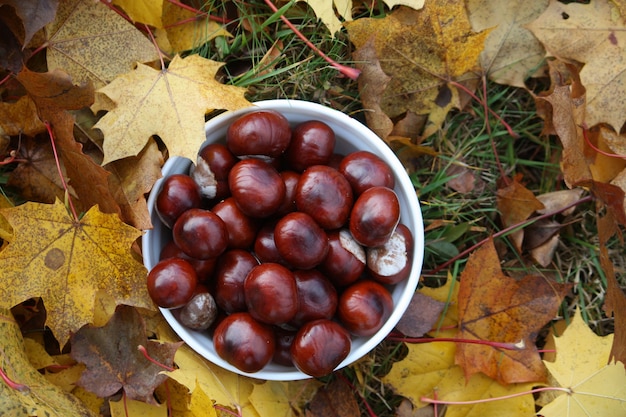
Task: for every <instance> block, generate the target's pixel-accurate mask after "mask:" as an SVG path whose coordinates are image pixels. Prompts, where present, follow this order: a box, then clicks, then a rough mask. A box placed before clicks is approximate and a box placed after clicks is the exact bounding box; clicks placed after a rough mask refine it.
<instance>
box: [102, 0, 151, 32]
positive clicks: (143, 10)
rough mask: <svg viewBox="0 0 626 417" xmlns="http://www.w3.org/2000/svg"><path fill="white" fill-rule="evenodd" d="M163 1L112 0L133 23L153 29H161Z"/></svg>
mask: <svg viewBox="0 0 626 417" xmlns="http://www.w3.org/2000/svg"><path fill="white" fill-rule="evenodd" d="M163 3H164V2H163V0H113V4H115V5H117V6H120V7H121V8H122V9H123V10H124V12H126V14H127V15H128V17H130V18H131V20H132V21H133V22H139V23H145V24H146V25H150V26H153V27H155V28H161V27H163V22H162V21H161V16H162V15H163Z"/></svg>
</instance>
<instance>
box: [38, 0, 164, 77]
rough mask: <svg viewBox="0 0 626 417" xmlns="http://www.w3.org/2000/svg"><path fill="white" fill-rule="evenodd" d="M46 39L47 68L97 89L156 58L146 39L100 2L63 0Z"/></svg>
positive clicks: (156, 55) (48, 27) (155, 53)
mask: <svg viewBox="0 0 626 417" xmlns="http://www.w3.org/2000/svg"><path fill="white" fill-rule="evenodd" d="M46 37H47V43H48V47H47V54H46V58H47V60H48V69H49V70H50V71H52V70H54V69H55V68H62V69H63V70H64V71H66V72H68V73H69V74H70V75H71V76H72V79H73V80H74V82H76V83H83V82H85V81H87V80H91V81H92V82H93V84H94V85H95V87H96V88H98V87H102V86H103V85H105V84H107V83H109V82H110V81H111V80H113V79H114V78H115V77H116V76H117V75H118V74H122V73H124V72H127V71H130V70H131V69H132V68H133V66H134V65H135V64H136V63H137V62H149V61H154V60H156V59H158V57H159V56H158V54H157V51H156V49H155V47H154V45H153V44H152V42H150V41H149V40H148V38H147V37H145V36H144V35H143V34H142V33H141V32H139V30H137V29H136V28H135V27H134V26H133V25H132V24H130V23H129V22H127V21H126V20H125V19H124V18H123V17H122V16H120V15H119V14H117V13H116V12H115V11H113V10H111V9H110V8H108V7H107V6H105V5H104V4H103V3H102V2H99V1H97V2H96V1H92V0H62V1H61V3H60V4H59V9H58V12H57V15H56V19H55V20H54V21H53V22H52V23H50V24H49V25H47V26H46Z"/></svg>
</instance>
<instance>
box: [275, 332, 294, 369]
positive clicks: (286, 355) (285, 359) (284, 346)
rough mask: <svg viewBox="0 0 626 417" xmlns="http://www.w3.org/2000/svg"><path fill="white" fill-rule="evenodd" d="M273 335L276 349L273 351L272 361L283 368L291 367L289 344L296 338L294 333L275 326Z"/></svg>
mask: <svg viewBox="0 0 626 417" xmlns="http://www.w3.org/2000/svg"><path fill="white" fill-rule="evenodd" d="M274 335H275V338H276V343H275V345H276V349H275V350H274V357H272V361H273V362H274V363H277V364H279V365H283V366H293V361H292V360H291V344H292V343H293V339H295V337H296V331H295V330H289V329H284V328H282V327H278V326H277V327H274Z"/></svg>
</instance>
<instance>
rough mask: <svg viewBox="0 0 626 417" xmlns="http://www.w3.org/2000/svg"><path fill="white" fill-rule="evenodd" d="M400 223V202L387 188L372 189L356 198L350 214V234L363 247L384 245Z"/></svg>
mask: <svg viewBox="0 0 626 417" xmlns="http://www.w3.org/2000/svg"><path fill="white" fill-rule="evenodd" d="M399 221H400V202H399V201H398V196H397V195H396V193H395V192H394V191H393V190H392V189H390V188H387V187H372V188H368V189H367V190H365V191H363V193H362V194H361V195H360V196H359V197H358V198H357V200H356V202H355V203H354V207H352V212H351V213H350V233H352V236H353V237H354V239H355V240H356V241H357V242H359V243H360V244H361V245H363V246H368V247H373V246H380V245H383V244H385V242H386V241H387V240H388V239H389V238H390V237H391V234H392V233H393V231H394V230H395V228H396V226H397V224H398V222H399Z"/></svg>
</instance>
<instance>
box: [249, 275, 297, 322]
mask: <svg viewBox="0 0 626 417" xmlns="http://www.w3.org/2000/svg"><path fill="white" fill-rule="evenodd" d="M243 291H244V295H245V299H246V306H247V307H248V312H249V313H250V315H251V316H252V317H254V318H255V319H256V320H258V321H261V322H263V323H267V324H285V323H288V322H289V321H290V320H291V319H293V317H294V316H295V315H296V312H297V311H298V294H297V287H296V280H295V279H294V276H293V273H292V272H291V271H290V270H289V269H287V268H285V267H284V266H282V265H280V264H273V263H266V264H260V265H257V266H255V267H254V268H252V270H251V271H250V272H249V273H248V276H246V279H245V281H244V282H243Z"/></svg>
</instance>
